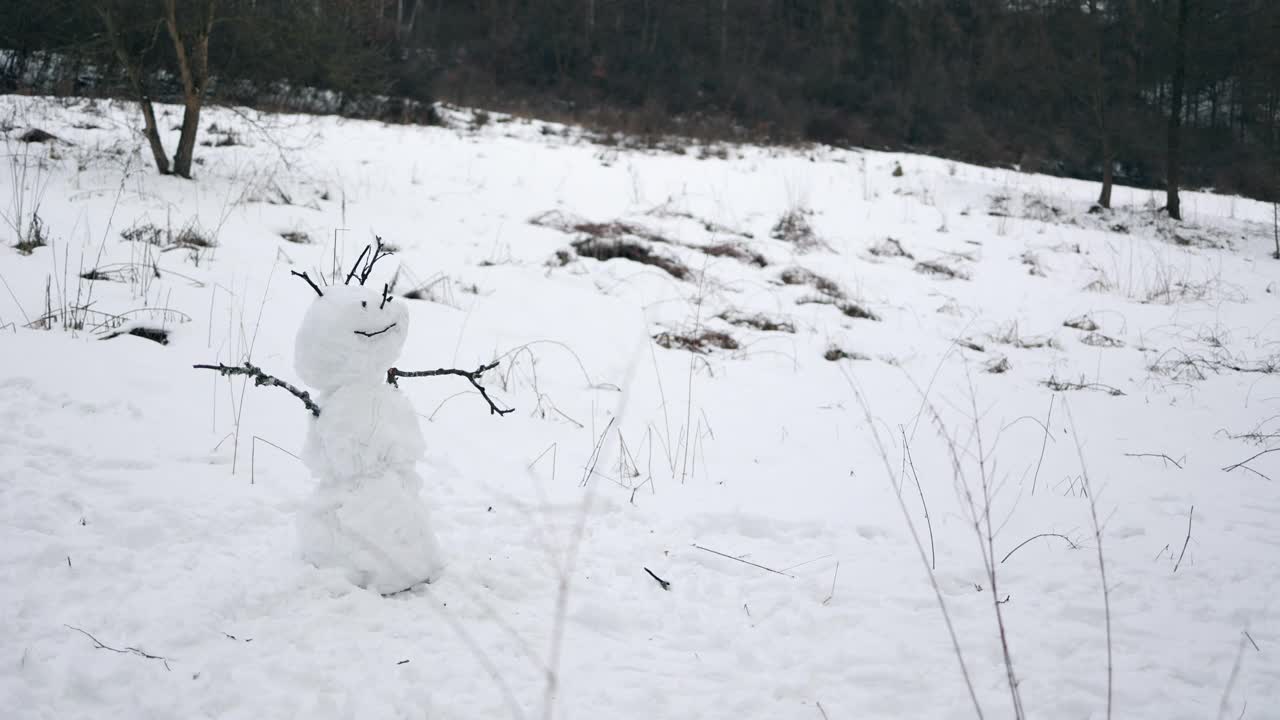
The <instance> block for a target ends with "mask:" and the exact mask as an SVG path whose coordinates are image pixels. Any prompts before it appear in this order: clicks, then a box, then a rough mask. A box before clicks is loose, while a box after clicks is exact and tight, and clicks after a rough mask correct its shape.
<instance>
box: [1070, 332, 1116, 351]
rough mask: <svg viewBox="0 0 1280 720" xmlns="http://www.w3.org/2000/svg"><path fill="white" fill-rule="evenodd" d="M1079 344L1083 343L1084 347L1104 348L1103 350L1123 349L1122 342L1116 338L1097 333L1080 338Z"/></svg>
mask: <svg viewBox="0 0 1280 720" xmlns="http://www.w3.org/2000/svg"><path fill="white" fill-rule="evenodd" d="M1080 342H1082V343H1084V344H1085V345H1091V346H1093V347H1104V348H1118V347H1124V341H1123V340H1117V339H1116V338H1113V337H1108V336H1107V335H1103V334H1102V333H1097V332H1091V333H1089V334H1088V335H1085V336H1084V337H1082V338H1080Z"/></svg>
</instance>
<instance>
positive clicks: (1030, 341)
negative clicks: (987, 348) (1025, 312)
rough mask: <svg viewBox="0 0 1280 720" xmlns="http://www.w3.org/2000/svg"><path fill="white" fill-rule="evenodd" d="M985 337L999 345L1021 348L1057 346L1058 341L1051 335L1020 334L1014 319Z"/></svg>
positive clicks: (1054, 347)
mask: <svg viewBox="0 0 1280 720" xmlns="http://www.w3.org/2000/svg"><path fill="white" fill-rule="evenodd" d="M987 337H989V338H991V341H992V342H996V343H999V344H1001V345H1012V346H1013V347H1016V348H1021V349H1023V350H1035V349H1039V348H1053V349H1057V348H1058V342H1057V341H1056V340H1054V339H1053V338H1052V337H1044V336H1027V337H1024V336H1022V335H1021V334H1020V333H1019V332H1018V323H1017V322H1016V321H1015V322H1011V323H1009V324H1007V325H1003V326H1001V327H1000V329H998V330H996V332H994V333H989V334H988V335H987Z"/></svg>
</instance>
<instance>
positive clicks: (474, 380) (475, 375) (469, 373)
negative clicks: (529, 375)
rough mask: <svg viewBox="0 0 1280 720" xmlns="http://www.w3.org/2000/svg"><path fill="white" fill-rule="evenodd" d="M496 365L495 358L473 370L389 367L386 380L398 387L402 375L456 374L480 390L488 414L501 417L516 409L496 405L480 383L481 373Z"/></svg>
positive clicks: (411, 376) (413, 376)
mask: <svg viewBox="0 0 1280 720" xmlns="http://www.w3.org/2000/svg"><path fill="white" fill-rule="evenodd" d="M496 367H498V361H497V360H494V361H493V362H491V363H489V364H488V365H481V366H480V367H478V368H476V369H475V370H458V369H457V368H438V369H436V370H401V369H399V368H391V369H390V370H387V382H389V383H391V384H392V385H394V386H396V387H400V383H399V382H397V381H398V380H399V379H400V378H402V377H406V378H415V377H434V376H437V375H457V376H459V377H464V378H466V379H467V380H468V381H470V382H471V386H472V387H474V388H475V389H477V390H479V391H480V396H481V397H483V398H484V401H485V402H487V403H489V414H490V415H494V414H496V415H498V416H499V417H501V416H503V415H506V414H507V413H509V412H515V410H516V409H515V408H507V409H505V410H504V409H502V408H500V407H498V406H497V405H495V404H494V402H493V398H491V397H489V392H488V391H487V390H485V389H484V386H483V385H481V384H480V376H481V375H483V374H484V373H485V372H486V371H488V370H492V369H494V368H496Z"/></svg>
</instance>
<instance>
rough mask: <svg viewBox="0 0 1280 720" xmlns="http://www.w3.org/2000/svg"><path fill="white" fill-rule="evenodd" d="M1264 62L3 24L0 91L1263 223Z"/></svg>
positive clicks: (1111, 49) (755, 18) (1045, 7)
mask: <svg viewBox="0 0 1280 720" xmlns="http://www.w3.org/2000/svg"><path fill="white" fill-rule="evenodd" d="M1277 38H1280V3H1276V2H1273V1H1272V0H1212V1H1210V0H1116V1H1114V2H1107V1H1104V0H1075V1H1064V0H682V1H681V2H670V1H663V0H483V1H480V0H450V1H449V2H445V1H444V0H308V1H307V2H289V1H285V0H92V1H90V0H52V1H49V0H9V1H8V2H6V3H4V4H3V6H2V7H0V52H2V53H3V54H2V55H0V91H3V92H11V93H28V94H54V95H73V96H102V97H123V98H130V99H146V100H148V101H149V100H151V99H155V100H156V101H176V102H180V103H185V104H187V105H188V106H189V107H190V105H191V104H192V102H193V101H195V100H199V101H200V102H208V103H220V104H232V105H247V106H253V107H259V108H263V109H278V110H290V111H308V112H325V113H337V114H342V115H348V116H353V117H369V118H377V119H382V120H387V121H395V122H420V123H429V122H433V121H434V120H435V119H436V115H435V113H434V112H433V111H432V106H431V102H432V101H435V100H443V101H449V102H453V103H457V104H463V105H470V106H476V107H483V108H488V109H491V110H499V111H505V112H514V113H519V114H525V115H532V116H537V117H542V118H546V119H552V120H563V121H568V122H573V123H578V124H582V125H585V126H587V127H589V128H591V129H593V130H598V131H602V132H620V133H626V134H628V135H630V136H634V137H638V138H654V137H662V136H671V135H675V136H684V137H689V138H694V139H699V140H708V141H712V140H714V141H720V140H731V141H747V142H763V143H795V142H820V143H827V144H832V145H837V146H859V147H872V148H883V149H893V150H910V151H914V152H925V153H932V154H937V155H941V156H945V157H950V158H955V159H958V160H964V161H969V162H977V163H983V164H988V165H998V166H1005V167H1018V168H1020V169H1022V170H1025V171H1033V172H1045V173H1050V174H1055V175H1061V176H1067V177H1074V178H1081V179H1091V180H1104V181H1110V180H1114V182H1116V183H1123V184H1128V185H1136V186H1141V187H1151V188H1164V187H1166V186H1167V185H1170V184H1172V185H1174V186H1177V185H1182V186H1185V187H1194V188H1213V189H1215V190H1218V191H1221V192H1231V193H1239V194H1243V195H1246V196H1250V197H1254V198H1259V199H1267V200H1270V199H1275V198H1276V197H1277V196H1278V195H1280V125H1278V123H1277V120H1278V118H1280V41H1277ZM202 53H203V54H202ZM188 60H192V61H191V62H188ZM193 120H194V118H193ZM178 164H179V165H181V162H179V163H178ZM179 174H182V173H179ZM1100 201H1103V202H1104V204H1105V201H1106V198H1105V197H1100ZM1171 214H1174V215H1176V207H1175V208H1171Z"/></svg>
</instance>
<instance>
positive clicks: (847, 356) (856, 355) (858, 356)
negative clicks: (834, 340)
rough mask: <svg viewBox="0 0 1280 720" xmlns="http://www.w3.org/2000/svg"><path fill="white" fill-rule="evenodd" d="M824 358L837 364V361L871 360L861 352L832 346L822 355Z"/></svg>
mask: <svg viewBox="0 0 1280 720" xmlns="http://www.w3.org/2000/svg"><path fill="white" fill-rule="evenodd" d="M822 357H823V359H824V360H827V361H829V362H836V361H837V360H870V359H871V358H870V357H868V356H867V355H863V354H862V353H860V352H854V351H852V350H845V349H844V348H841V347H837V346H835V345H832V346H831V347H829V348H827V351H826V352H824V353H823V354H822Z"/></svg>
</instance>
